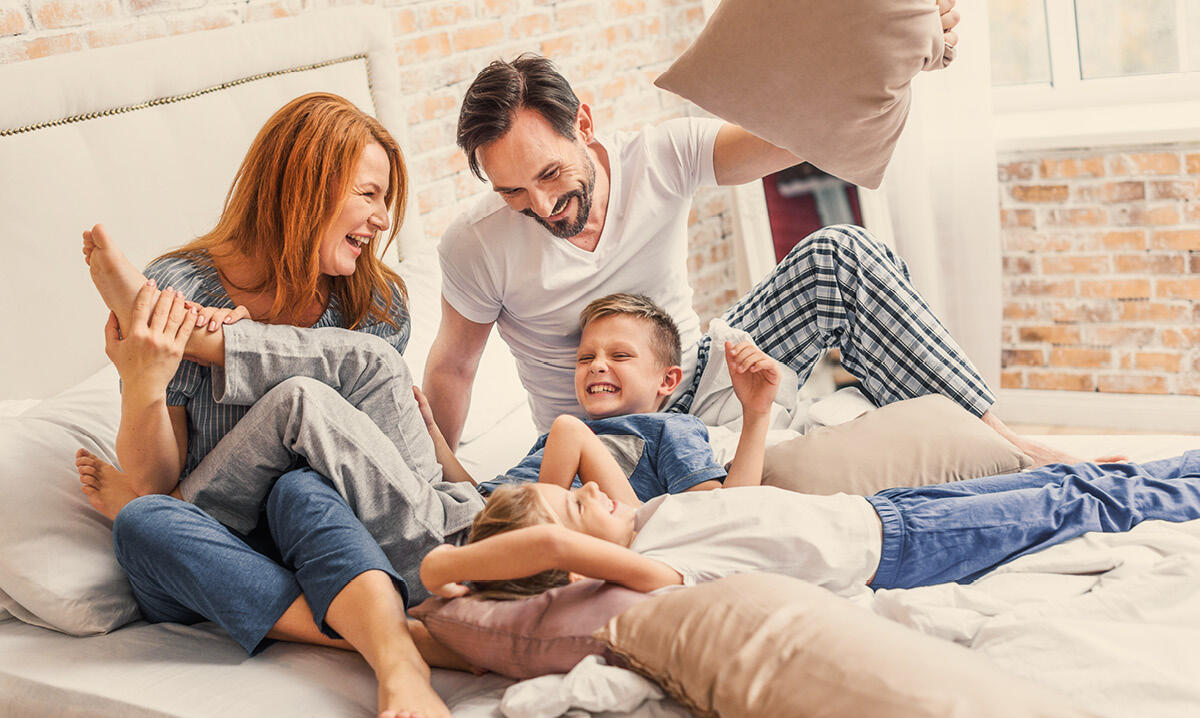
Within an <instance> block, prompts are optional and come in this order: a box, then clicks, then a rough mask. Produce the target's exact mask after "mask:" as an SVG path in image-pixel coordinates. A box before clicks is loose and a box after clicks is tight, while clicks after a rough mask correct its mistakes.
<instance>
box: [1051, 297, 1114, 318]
mask: <svg viewBox="0 0 1200 718" xmlns="http://www.w3.org/2000/svg"><path fill="white" fill-rule="evenodd" d="M1038 304H1040V305H1042V306H1043V307H1044V308H1045V316H1046V318H1047V319H1050V320H1051V321H1055V322H1087V323H1090V324H1095V323H1097V322H1112V321H1115V320H1116V318H1117V314H1118V312H1117V307H1118V305H1117V304H1116V303H1115V302H1112V301H1107V300H1093V301H1065V302H1046V301H1042V302H1038Z"/></svg>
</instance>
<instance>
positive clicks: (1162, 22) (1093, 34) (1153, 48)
mask: <svg viewBox="0 0 1200 718" xmlns="http://www.w3.org/2000/svg"><path fill="white" fill-rule="evenodd" d="M1175 8H1176V0H1136V2H1133V1H1131V0H1075V24H1076V26H1077V27H1078V28H1079V64H1080V67H1081V69H1082V72H1083V78H1084V79H1085V80H1087V79H1092V78H1097V77H1120V76H1122V75H1143V74H1147V73H1159V72H1178V71H1179V69H1180V67H1179V38H1178V35H1177V33H1178V32H1179V28H1177V27H1176V23H1175V19H1176V16H1175Z"/></svg>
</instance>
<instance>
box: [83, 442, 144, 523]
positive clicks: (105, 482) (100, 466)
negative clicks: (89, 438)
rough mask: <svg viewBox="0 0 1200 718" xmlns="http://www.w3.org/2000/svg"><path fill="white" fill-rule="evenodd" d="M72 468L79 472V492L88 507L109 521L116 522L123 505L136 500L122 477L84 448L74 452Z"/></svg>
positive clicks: (123, 476) (135, 494) (123, 475)
mask: <svg viewBox="0 0 1200 718" xmlns="http://www.w3.org/2000/svg"><path fill="white" fill-rule="evenodd" d="M75 468H76V469H77V470H78V471H79V484H80V485H79V490H80V491H82V492H83V493H84V494H85V495H86V496H87V497H88V502H89V503H91V505H92V508H94V509H96V510H97V511H99V512H100V513H101V514H103V515H105V516H107V517H108V518H109V520H114V519H116V518H117V514H119V513H121V509H123V508H125V504H127V503H129V502H130V501H133V500H134V499H136V498H137V497H138V494H137V492H136V491H134V490H133V487H131V486H130V485H129V480H128V479H127V478H126V477H125V474H122V473H121V472H120V471H117V467H115V466H113V465H112V464H110V463H108V462H107V461H104V460H102V459H100V458H99V457H97V456H96V455H95V454H93V453H91V452H90V451H88V450H87V449H80V450H79V451H77V452H75Z"/></svg>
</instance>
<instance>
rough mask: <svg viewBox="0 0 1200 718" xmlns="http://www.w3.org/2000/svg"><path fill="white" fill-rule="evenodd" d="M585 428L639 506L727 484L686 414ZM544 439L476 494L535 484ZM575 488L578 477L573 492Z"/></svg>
mask: <svg viewBox="0 0 1200 718" xmlns="http://www.w3.org/2000/svg"><path fill="white" fill-rule="evenodd" d="M584 423H585V424H587V425H588V427H589V428H591V430H592V431H594V432H596V436H598V437H600V440H601V441H603V442H604V444H605V446H607V448H608V450H609V451H610V452H612V454H613V456H614V457H615V458H616V459H617V463H618V464H620V466H621V468H622V469H623V470H624V471H625V474H626V476H628V478H629V484H630V485H631V486H632V487H633V490H634V493H636V494H637V496H638V498H639V499H641V500H642V501H649V500H650V499H652V498H654V497H655V496H662V495H663V494H678V493H681V492H684V491H687V490H688V489H690V488H692V487H693V486H695V485H696V484H700V483H703V482H705V481H708V480H710V479H723V478H725V467H723V466H721V465H720V464H718V463H717V459H716V457H715V456H714V455H713V451H712V446H710V445H709V443H708V429H707V428H706V427H705V426H704V424H703V423H701V422H700V420H699V419H697V418H696V417H694V416H691V415H689V414H667V413H656V414H628V415H626V416H614V417H610V418H607V419H594V420H585V421H584ZM546 436H547V435H546V434H543V435H542V436H540V437H538V440H537V443H535V444H534V445H533V448H532V449H530V450H529V453H528V454H527V455H526V456H525V458H524V459H522V460H521V463H519V464H517V465H516V466H514V467H513V468H512V469H509V470H508V471H507V472H505V473H504V474H502V475H500V476H497V477H496V478H495V479H492V480H491V481H485V482H483V483H482V484H480V489H481V490H482V491H483V492H484V493H491V492H492V491H494V490H495V489H496V488H497V487H499V486H503V485H505V484H519V483H526V482H530V481H537V478H538V472H539V471H540V470H541V467H542V455H543V453H544V452H545V449H546ZM579 485H580V482H579V478H578V477H576V478H575V486H579Z"/></svg>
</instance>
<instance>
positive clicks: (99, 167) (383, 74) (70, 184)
mask: <svg viewBox="0 0 1200 718" xmlns="http://www.w3.org/2000/svg"><path fill="white" fill-rule="evenodd" d="M389 27H390V23H389V21H388V18H387V15H386V14H385V13H384V12H383V11H382V10H381V9H379V8H373V7H350V8H337V9H334V10H329V11H321V12H313V13H308V14H305V15H302V16H300V17H296V18H289V19H285V20H276V21H271V22H263V23H254V24H247V25H240V26H236V27H231V28H226V29H221V30H212V31H208V32H200V33H194V34H190V35H183V36H177V37H170V38H162V39H157V40H151V41H147V42H141V43H135V44H131V45H123V46H119V47H113V48H106V49H102V50H88V51H84V52H76V53H71V54H67V55H59V56H54V57H49V58H45V59H41V60H32V61H28V62H20V63H15V64H11V65H0V246H2V247H3V258H2V259H0V307H3V313H4V319H3V322H2V323H0V337H2V338H0V399H24V398H40V397H45V396H49V395H51V394H53V393H55V392H56V391H59V390H61V389H63V388H66V387H68V386H70V385H72V384H74V383H76V382H78V381H79V380H81V379H83V378H84V377H86V376H88V375H89V374H91V373H92V372H94V371H96V370H97V369H99V368H100V367H101V366H103V365H104V363H105V362H106V361H107V360H106V359H105V357H104V351H103V336H102V327H103V325H104V318H105V316H106V311H105V309H104V307H103V305H102V304H101V302H100V300H99V297H98V295H97V294H96V293H95V291H94V289H92V286H91V282H90V280H89V278H88V273H87V268H86V266H85V265H84V263H83V260H82V255H81V254H80V243H81V238H80V233H81V232H82V231H83V230H84V229H85V228H88V227H91V226H92V225H93V224H95V223H97V222H102V223H104V224H105V226H106V227H107V228H108V229H109V231H110V232H111V233H112V235H113V236H114V237H116V238H117V239H118V240H119V241H120V243H121V245H122V247H123V248H124V249H125V251H126V253H127V254H128V255H129V257H130V259H132V260H133V262H134V263H135V264H138V265H139V266H141V265H144V264H145V263H146V262H147V261H148V260H150V259H151V258H153V257H155V256H157V255H159V254H161V253H162V252H163V251H165V250H167V249H169V248H172V247H176V246H179V245H181V244H183V243H184V242H186V241H188V240H190V239H192V238H194V237H196V236H197V235H199V234H200V233H202V232H204V231H206V230H207V229H209V228H210V227H212V225H213V224H214V223H215V221H216V218H217V216H218V214H219V212H220V209H221V205H222V202H223V201H224V198H225V193H226V192H227V191H228V189H229V183H230V181H231V180H232V179H233V175H234V172H235V171H236V170H237V166H238V163H239V162H240V161H241V158H242V156H243V155H244V154H245V151H246V149H247V147H249V144H250V141H251V140H252V139H253V137H254V135H255V134H256V133H257V131H258V129H259V128H260V127H261V126H262V123H263V122H264V121H265V120H266V118H267V117H268V116H269V115H270V114H271V113H272V112H273V111H275V110H276V109H278V108H279V107H281V106H282V105H283V104H284V103H286V102H287V101H288V100H290V99H292V98H294V97H296V96H298V95H301V94H304V93H306V92H312V91H316V90H322V91H328V92H334V93H337V94H339V95H342V96H344V97H346V98H348V99H350V100H351V101H352V102H354V103H355V104H357V105H358V106H359V107H361V108H362V109H364V110H366V111H367V112H371V113H372V114H374V115H375V116H376V117H378V118H379V120H380V121H381V122H382V123H383V124H384V125H385V126H386V127H387V128H388V129H389V130H390V131H391V132H392V134H393V135H394V136H395V137H396V139H397V140H398V141H399V142H400V146H401V147H407V146H408V142H407V137H406V136H405V131H404V128H405V123H406V116H405V108H404V103H403V102H402V101H401V88H400V87H399V83H398V80H397V76H398V72H397V68H396V58H395V48H394V45H393V42H392V38H391V36H390V34H389V31H388V28H389ZM412 205H413V203H410V208H411V207H412ZM401 241H402V244H404V245H406V246H408V247H410V248H411V247H415V246H416V245H415V243H418V242H421V241H424V239H423V233H422V232H421V228H420V226H419V216H418V215H417V214H416V212H415V211H411V210H410V212H409V216H408V217H407V218H406V221H405V223H404V230H403V232H402V235H401Z"/></svg>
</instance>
